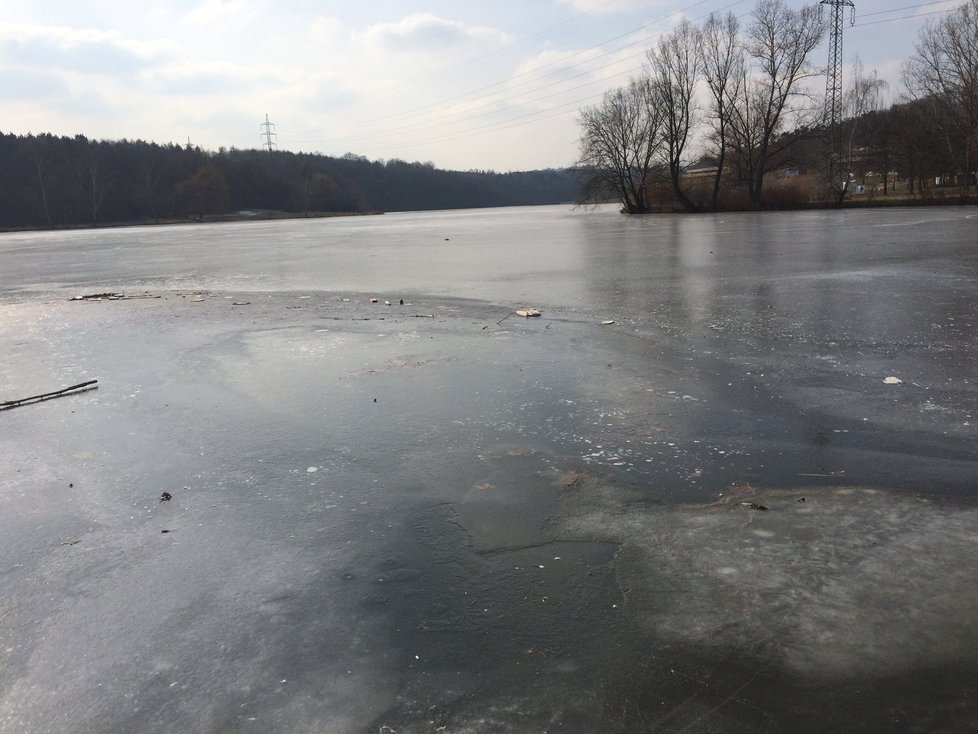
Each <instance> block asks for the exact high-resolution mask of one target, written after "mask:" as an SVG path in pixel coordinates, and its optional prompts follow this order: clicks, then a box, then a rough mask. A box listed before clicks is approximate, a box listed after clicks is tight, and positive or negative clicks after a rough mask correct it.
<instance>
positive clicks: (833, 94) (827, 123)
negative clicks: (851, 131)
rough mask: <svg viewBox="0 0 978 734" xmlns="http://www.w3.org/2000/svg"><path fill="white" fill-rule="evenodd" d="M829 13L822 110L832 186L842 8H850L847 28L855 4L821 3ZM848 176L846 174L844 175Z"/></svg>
mask: <svg viewBox="0 0 978 734" xmlns="http://www.w3.org/2000/svg"><path fill="white" fill-rule="evenodd" d="M821 5H823V6H824V5H828V6H829V8H830V10H829V12H830V13H831V14H832V17H831V19H830V21H829V65H828V68H827V69H826V70H825V111H824V116H823V125H824V127H825V135H826V139H827V143H828V145H827V148H828V151H827V152H828V159H829V180H830V182H831V183H832V185H834V178H835V175H836V173H837V171H836V169H837V168H838V166H839V165H840V163H841V159H842V156H843V150H842V148H843V145H842V125H841V123H842V101H843V94H842V31H843V29H844V28H845V9H846V8H849V9H850V14H851V19H850V21H849V24H850V25H855V23H856V5H855V3H853V1H852V0H822V2H821ZM844 173H845V175H846V176H848V173H849V172H848V171H845V172H844Z"/></svg>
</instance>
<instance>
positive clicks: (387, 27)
mask: <svg viewBox="0 0 978 734" xmlns="http://www.w3.org/2000/svg"><path fill="white" fill-rule="evenodd" d="M364 38H365V40H366V41H367V42H368V43H369V44H370V45H373V46H375V47H377V48H380V49H384V50H387V51H392V52H396V53H426V52H427V53H439V52H445V51H448V50H450V49H455V48H458V47H465V46H471V45H473V44H479V45H486V44H503V43H508V42H510V41H511V40H512V39H511V37H510V36H508V35H507V34H505V33H502V32H500V31H497V30H494V29H492V28H486V27H484V26H466V25H465V24H464V23H459V22H458V21H454V20H447V19H445V18H440V17H438V16H436V15H432V14H431V13H416V14H414V15H409V16H407V17H406V18H403V19H401V20H399V21H397V22H390V23H379V24H377V25H374V26H372V27H370V28H369V29H368V30H367V31H366V33H365V34H364Z"/></svg>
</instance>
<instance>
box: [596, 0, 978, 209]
mask: <svg viewBox="0 0 978 734" xmlns="http://www.w3.org/2000/svg"><path fill="white" fill-rule="evenodd" d="M827 4H829V3H822V5H821V6H820V5H817V4H816V5H809V6H806V7H804V8H802V9H799V10H793V9H791V8H789V7H788V5H787V4H786V3H785V2H784V0H760V1H759V2H758V3H757V5H756V7H755V9H754V11H753V13H752V17H751V21H750V23H749V24H747V27H746V28H741V24H740V21H739V20H738V18H737V17H736V16H735V15H733V14H732V13H728V14H726V15H720V14H712V15H710V16H709V17H708V18H707V19H706V21H705V22H704V23H703V24H702V26H695V25H693V24H691V23H689V22H688V21H683V22H681V23H680V24H679V25H678V26H677V27H676V28H675V29H674V30H673V31H671V32H670V33H668V34H666V35H665V36H663V37H662V38H661V39H660V40H659V42H658V44H657V45H656V46H654V47H652V48H650V49H649V50H648V51H647V53H646V64H645V66H644V69H643V72H642V74H641V75H640V76H639V77H638V78H634V79H632V80H631V81H630V82H629V83H628V84H627V85H626V86H624V87H620V88H617V89H613V90H610V91H608V92H607V93H606V94H605V95H604V99H603V100H602V102H601V103H600V104H598V105H596V106H594V107H589V108H586V109H584V110H582V111H581V115H580V122H581V129H582V132H581V152H580V159H579V161H578V165H579V167H580V168H581V169H582V170H584V171H588V172H589V175H588V176H587V178H586V184H585V190H584V197H585V199H587V200H590V201H607V200H615V201H618V202H620V203H621V207H622V211H623V212H625V213H630V214H642V213H646V212H652V211H672V210H680V211H717V210H729V209H764V208H797V207H806V206H818V207H825V206H836V205H840V204H842V203H843V202H846V203H850V204H867V203H871V202H874V203H876V204H881V203H887V201H888V202H889V203H891V204H892V203H907V202H910V203H925V202H930V201H937V202H939V203H953V202H955V201H965V202H970V203H978V199H976V196H975V194H974V191H975V183H976V181H975V169H976V151H978V0H969V2H967V3H966V4H964V5H962V6H960V7H959V8H958V9H956V10H954V11H953V12H951V13H950V14H948V15H946V16H945V17H943V18H942V19H940V20H939V21H931V22H929V23H928V24H927V25H926V26H925V27H924V29H923V30H922V31H921V33H920V35H919V38H918V40H917V42H916V44H915V47H914V50H913V54H912V55H911V56H910V58H909V59H908V60H907V61H906V62H905V63H904V65H903V84H904V87H905V89H904V92H903V94H902V95H901V97H900V101H899V102H898V103H896V104H893V105H891V106H890V107H885V106H884V102H883V100H884V94H883V93H884V91H885V86H886V85H885V83H884V82H883V81H882V80H880V79H878V78H877V77H876V74H875V73H873V72H870V73H866V72H865V71H864V69H863V68H862V66H861V64H859V63H856V64H854V66H853V69H852V72H851V74H850V75H849V76H850V81H849V83H848V84H847V87H848V88H847V90H846V92H845V94H844V95H843V97H842V100H841V101H842V107H843V111H844V116H843V117H842V119H841V120H838V121H836V122H835V123H834V124H833V122H832V121H831V119H830V118H829V117H828V116H827V115H826V114H824V110H825V109H826V107H827V105H826V104H825V102H824V100H822V99H821V98H820V97H819V95H818V94H816V92H815V90H814V88H813V86H814V84H815V83H816V81H817V80H818V79H820V78H821V77H822V76H823V75H824V73H825V71H824V70H823V69H819V68H817V67H816V66H815V65H813V63H812V61H811V59H812V54H813V52H814V51H815V49H816V48H817V47H818V46H819V45H820V44H821V42H822V41H823V39H824V38H825V35H826V31H827V27H826V26H827V23H826V18H825V14H824V13H823V12H822V11H823V6H825V5H827ZM701 99H706V100H707V102H706V103H705V105H703V104H701V103H700V100H701ZM691 159H692V160H691ZM857 197H858V199H859V201H857V200H856V199H857ZM881 199H883V200H886V201H881Z"/></svg>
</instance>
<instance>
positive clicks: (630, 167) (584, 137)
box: [577, 79, 662, 214]
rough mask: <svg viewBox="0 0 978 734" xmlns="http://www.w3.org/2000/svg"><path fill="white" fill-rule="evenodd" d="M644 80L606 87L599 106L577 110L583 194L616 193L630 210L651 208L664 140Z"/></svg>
mask: <svg viewBox="0 0 978 734" xmlns="http://www.w3.org/2000/svg"><path fill="white" fill-rule="evenodd" d="M652 102H653V99H652V93H651V89H650V85H649V83H648V80H647V79H638V80H632V81H631V82H630V83H629V84H628V85H627V86H625V87H619V88H618V89H613V90H611V91H609V92H606V93H605V95H604V99H603V100H602V102H601V104H600V105H597V106H595V107H587V108H585V109H583V110H582V111H581V118H580V119H581V127H582V131H581V143H580V144H581V153H580V158H579V159H578V163H577V165H578V166H579V167H581V168H582V169H584V170H585V171H587V174H588V179H587V181H586V183H585V191H584V195H585V199H586V200H591V201H595V200H600V199H601V197H603V196H607V195H614V196H616V197H617V198H618V199H619V201H620V202H621V204H622V208H623V210H624V211H625V212H627V213H629V214H643V213H645V212H647V211H649V208H650V201H649V185H650V183H651V182H652V179H653V171H654V167H655V165H656V154H657V152H658V150H659V147H660V145H661V139H662V132H661V129H662V111H661V109H659V108H658V107H657V106H656V105H654V104H653V103H652Z"/></svg>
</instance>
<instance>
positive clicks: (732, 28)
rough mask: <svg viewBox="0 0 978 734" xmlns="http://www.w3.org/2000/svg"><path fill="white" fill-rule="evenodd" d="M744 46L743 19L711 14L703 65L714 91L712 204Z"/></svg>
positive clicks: (704, 32)
mask: <svg viewBox="0 0 978 734" xmlns="http://www.w3.org/2000/svg"><path fill="white" fill-rule="evenodd" d="M744 63H745V62H744V48H743V45H742V44H741V43H740V21H739V20H737V16H736V15H734V14H733V13H729V12H728V13H727V14H726V15H725V16H721V15H719V14H718V13H711V14H710V17H709V18H707V19H706V22H705V23H704V24H703V29H702V31H701V32H700V64H701V69H702V72H703V76H704V77H705V78H706V86H707V87H708V88H709V90H710V119H711V122H712V125H713V143H714V146H715V156H714V157H715V158H716V162H717V171H716V175H715V176H714V178H713V195H712V199H711V206H712V208H713V209H716V208H717V207H718V205H719V202H720V182H721V181H722V179H723V170H724V166H725V165H726V157H727V148H728V146H729V144H730V143H729V140H728V138H729V136H730V133H729V116H730V110H731V108H732V107H733V106H734V104H735V99H734V98H735V95H736V90H737V83H738V80H740V79H743V77H744Z"/></svg>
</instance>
